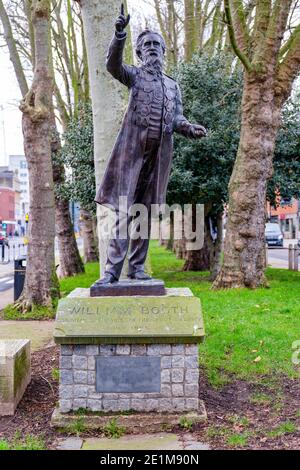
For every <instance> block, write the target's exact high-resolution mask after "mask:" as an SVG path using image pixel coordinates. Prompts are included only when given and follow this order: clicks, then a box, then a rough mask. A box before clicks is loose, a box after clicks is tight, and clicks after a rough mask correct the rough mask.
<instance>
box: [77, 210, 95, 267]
mask: <svg viewBox="0 0 300 470" xmlns="http://www.w3.org/2000/svg"><path fill="white" fill-rule="evenodd" d="M80 222H81V224H80V225H81V231H82V238H83V253H84V254H83V259H84V262H85V263H91V262H95V261H99V256H98V251H97V244H96V240H95V236H94V223H93V217H92V216H91V214H90V213H89V212H88V211H87V210H85V209H80Z"/></svg>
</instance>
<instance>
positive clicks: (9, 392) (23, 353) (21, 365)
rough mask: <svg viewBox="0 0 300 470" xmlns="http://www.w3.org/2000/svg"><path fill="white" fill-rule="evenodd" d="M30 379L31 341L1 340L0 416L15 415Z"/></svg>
mask: <svg viewBox="0 0 300 470" xmlns="http://www.w3.org/2000/svg"><path fill="white" fill-rule="evenodd" d="M30 379H31V367H30V341H29V340H26V339H24V340H23V339H21V340H0V416H12V415H14V413H15V410H16V408H17V406H18V403H19V401H20V400H21V398H22V396H23V394H24V392H25V390H26V387H27V385H28V384H29V382H30Z"/></svg>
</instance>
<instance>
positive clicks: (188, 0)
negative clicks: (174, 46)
mask: <svg viewBox="0 0 300 470" xmlns="http://www.w3.org/2000/svg"><path fill="white" fill-rule="evenodd" d="M196 47H197V40H196V24H195V4H194V0H184V59H185V62H189V61H190V60H191V58H192V56H193V54H194V52H195V50H196Z"/></svg>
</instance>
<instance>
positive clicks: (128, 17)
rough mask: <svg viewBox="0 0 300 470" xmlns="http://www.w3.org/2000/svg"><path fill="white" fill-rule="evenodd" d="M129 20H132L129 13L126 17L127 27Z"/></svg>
mask: <svg viewBox="0 0 300 470" xmlns="http://www.w3.org/2000/svg"><path fill="white" fill-rule="evenodd" d="M129 21H130V15H128V16H127V18H126V21H125V27H126V26H127V25H128V23H129Z"/></svg>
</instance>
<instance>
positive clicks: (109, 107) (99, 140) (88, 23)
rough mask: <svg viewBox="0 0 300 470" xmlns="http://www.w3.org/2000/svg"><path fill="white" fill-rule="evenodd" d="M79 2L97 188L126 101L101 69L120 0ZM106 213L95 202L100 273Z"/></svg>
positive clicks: (107, 212) (117, 87)
mask: <svg viewBox="0 0 300 470" xmlns="http://www.w3.org/2000/svg"><path fill="white" fill-rule="evenodd" d="M79 3H80V5H81V14H82V19H83V27H84V37H85V43H86V50H87V56H88V66H89V77H90V86H91V98H92V105H93V123H94V160H95V172H96V187H97V188H98V187H99V185H100V182H101V179H102V176H103V174H104V171H105V168H106V164H107V160H108V157H109V155H110V153H111V150H112V148H113V145H114V143H115V140H116V137H117V133H118V131H119V129H120V126H121V121H122V117H123V112H124V110H125V102H126V100H125V96H126V91H125V90H124V87H122V85H120V83H119V82H118V81H117V80H115V79H113V78H112V77H111V76H110V74H108V73H107V72H106V70H105V60H106V54H107V48H108V45H109V43H110V41H111V38H112V36H113V34H114V22H115V19H116V18H117V16H118V15H119V13H120V1H119V0H111V1H110V2H100V1H99V0H81V1H80V2H79ZM123 3H126V2H123ZM127 41H128V38H127ZM108 214H109V210H108V209H107V208H105V207H103V206H100V205H97V221H98V239H99V254H100V272H101V274H104V269H105V261H106V254H107V242H108V240H107V239H103V238H101V236H100V234H101V225H102V224H106V223H107V221H108Z"/></svg>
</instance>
